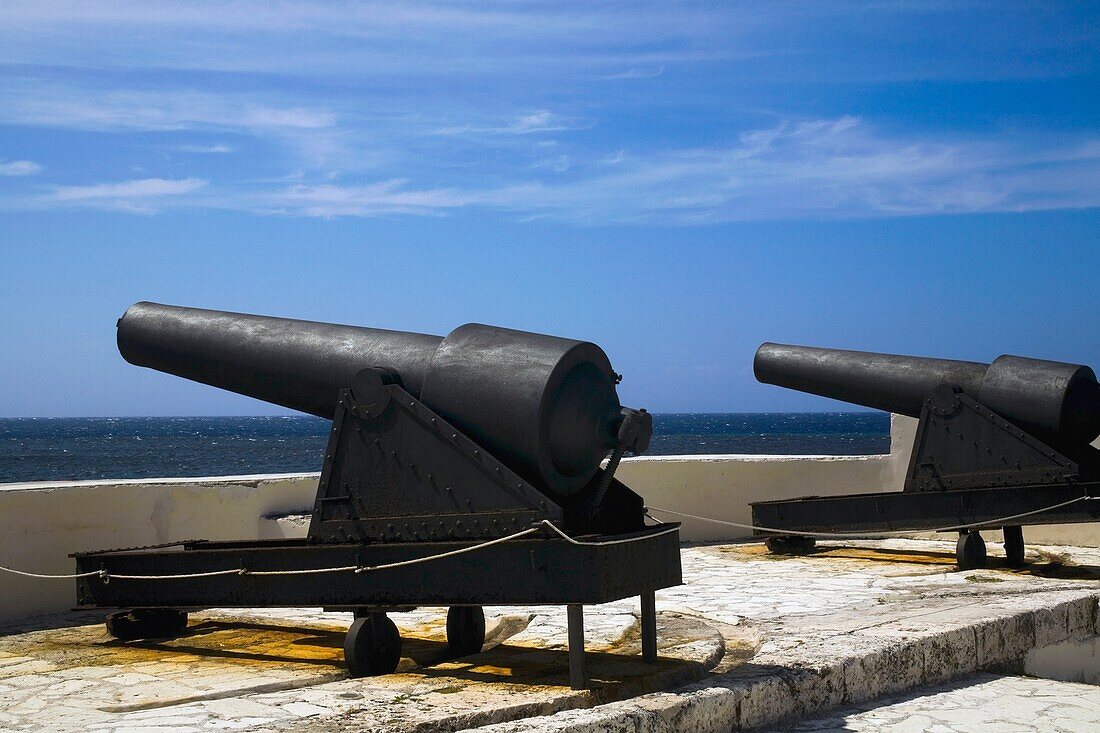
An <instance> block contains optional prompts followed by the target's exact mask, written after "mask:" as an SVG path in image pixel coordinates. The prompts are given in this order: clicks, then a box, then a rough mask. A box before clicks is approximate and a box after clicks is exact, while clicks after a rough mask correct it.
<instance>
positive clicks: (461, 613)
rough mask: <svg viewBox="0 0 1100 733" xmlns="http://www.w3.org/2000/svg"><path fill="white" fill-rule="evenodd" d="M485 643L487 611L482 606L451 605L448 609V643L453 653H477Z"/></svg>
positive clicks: (463, 654) (459, 654)
mask: <svg viewBox="0 0 1100 733" xmlns="http://www.w3.org/2000/svg"><path fill="white" fill-rule="evenodd" d="M484 644H485V612H484V611H482V610H481V606H451V607H450V608H449V609H448V610H447V645H448V646H449V647H450V650H451V654H452V655H453V656H456V657H465V656H468V655H470V654H477V653H478V652H480V651H481V647H482V645H484Z"/></svg>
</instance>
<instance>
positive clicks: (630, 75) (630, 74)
mask: <svg viewBox="0 0 1100 733" xmlns="http://www.w3.org/2000/svg"><path fill="white" fill-rule="evenodd" d="M663 73H665V67H664V66H658V67H656V68H653V69H627V70H626V71H620V72H618V73H616V74H607V75H605V76H603V77H601V78H603V79H609V80H610V79H653V78H655V77H658V76H660V75H661V74H663Z"/></svg>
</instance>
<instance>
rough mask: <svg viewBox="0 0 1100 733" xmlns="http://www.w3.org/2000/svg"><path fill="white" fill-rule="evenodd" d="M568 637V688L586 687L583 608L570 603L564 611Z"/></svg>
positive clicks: (586, 672)
mask: <svg viewBox="0 0 1100 733" xmlns="http://www.w3.org/2000/svg"><path fill="white" fill-rule="evenodd" d="M566 621H567V623H568V627H567V630H568V635H569V687H571V688H572V689H574V690H583V689H585V688H586V687H588V665H587V663H586V659H585V654H584V606H582V605H580V604H578V603H570V604H569V606H568V608H567V609H566Z"/></svg>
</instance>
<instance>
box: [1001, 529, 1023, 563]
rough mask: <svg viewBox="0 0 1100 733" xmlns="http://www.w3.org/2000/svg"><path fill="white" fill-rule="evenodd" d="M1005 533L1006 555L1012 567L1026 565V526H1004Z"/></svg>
mask: <svg viewBox="0 0 1100 733" xmlns="http://www.w3.org/2000/svg"><path fill="white" fill-rule="evenodd" d="M1001 531H1002V532H1004V535H1005V557H1007V558H1008V566H1009V567H1010V568H1020V567H1023V566H1024V528H1023V527H1020V526H1014V527H1002V528H1001Z"/></svg>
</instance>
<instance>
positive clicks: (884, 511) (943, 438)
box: [752, 343, 1100, 569]
mask: <svg viewBox="0 0 1100 733" xmlns="http://www.w3.org/2000/svg"><path fill="white" fill-rule="evenodd" d="M753 371H754V373H755V375H756V378H757V379H758V380H759V381H760V382H763V383H766V384H774V385H777V386H781V387H787V388H790V389H796V390H799V391H802V392H809V393H811V394H816V395H821V396H823V397H830V398H833V399H838V400H844V401H846V402H851V403H854V404H857V405H862V406H864V407H870V408H874V409H879V410H886V411H889V412H895V413H899V414H902V415H908V416H910V417H915V418H918V420H919V422H918V424H917V431H916V436H915V439H914V443H913V450H912V457H911V459H910V462H909V468H908V471H907V473H906V478H905V484H904V487H903V489H902V491H900V492H882V493H871V494H854V495H849V496H834V497H813V496H808V497H804V498H800V499H790V500H779V501H764V502H756V503H754V504H753V505H752V512H753V525H754V526H756V527H758V528H760V529H757V530H754V531H755V533H756V534H757V535H758V536H763V537H765V538H767V540H766V541H767V543H768V546H769V548H771V549H773V550H774V551H777V552H789V551H806V550H808V549H810V548H812V547H813V542H814V537H813V535H814V533H815V532H818V533H821V534H829V533H838V532H839V533H844V534H853V535H854V534H857V533H860V532H866V533H868V534H873V533H881V532H887V533H888V532H894V531H910V530H912V531H922V530H924V531H929V530H946V529H950V530H951V531H957V532H958V533H959V538H958V542H957V543H956V560H957V562H958V564H959V566H960V567H962V568H964V569H966V568H973V567H980V566H983V565H984V564H985V563H986V561H987V557H986V548H985V542H984V540H983V539H982V537H981V534H980V531H981V530H982V529H994V528H1000V529H1002V530H1003V533H1004V549H1005V554H1006V558H1007V562H1008V564H1009V565H1010V566H1020V565H1022V564H1023V563H1024V540H1023V530H1022V526H1023V525H1025V524H1061V523H1071V522H1094V521H1097V520H1098V519H1100V501H1096V499H1097V497H1098V496H1100V450H1097V449H1096V448H1094V447H1093V446H1092V445H1091V444H1090V443H1091V442H1092V441H1093V440H1095V439H1096V437H1097V435H1098V434H1100V385H1098V384H1097V380H1096V375H1095V373H1094V372H1093V370H1092V369H1091V368H1089V367H1087V366H1083V365H1080V364H1066V363H1063V362H1057V361H1047V360H1042V359H1031V358H1027V357H1022V356H1011V355H1004V356H1000V357H998V358H997V359H995V360H994V361H993V362H992V363H989V364H985V363H980V362H972V361H956V360H950V359H932V358H923V357H914V356H899V355H894V354H878V353H871V352H862V351H847V350H842V349H823V348H816V347H809V346H791V345H785V344H774V343H765V344H763V345H762V346H760V348H759V349H758V350H757V352H756V357H755V359H754V361H753ZM764 528H766V529H764ZM785 532H786V534H785Z"/></svg>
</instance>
